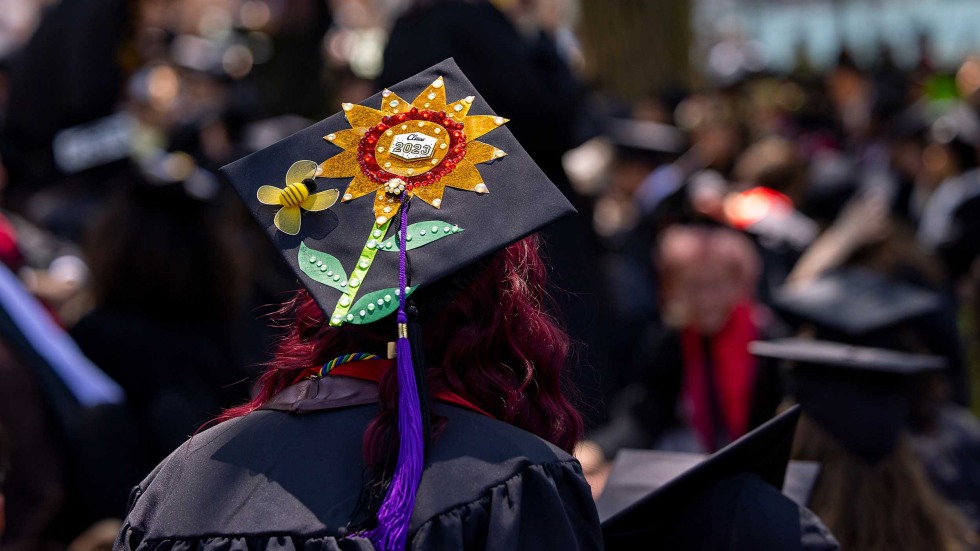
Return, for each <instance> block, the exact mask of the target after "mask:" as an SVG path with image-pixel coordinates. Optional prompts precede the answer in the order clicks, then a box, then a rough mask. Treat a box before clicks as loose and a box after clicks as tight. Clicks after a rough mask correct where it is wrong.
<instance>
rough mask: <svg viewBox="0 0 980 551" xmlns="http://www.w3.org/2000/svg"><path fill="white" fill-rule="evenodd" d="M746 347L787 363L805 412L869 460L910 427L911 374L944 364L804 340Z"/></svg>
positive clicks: (887, 452) (876, 458) (888, 449)
mask: <svg viewBox="0 0 980 551" xmlns="http://www.w3.org/2000/svg"><path fill="white" fill-rule="evenodd" d="M749 351H750V352H751V353H752V354H755V355H756V356H759V357H763V358H774V359H779V360H785V361H788V362H790V363H791V366H792V370H791V377H790V382H791V386H792V393H793V394H794V396H795V398H796V400H797V402H799V404H800V407H802V409H803V412H804V413H806V414H807V415H808V416H809V417H810V418H812V419H813V421H814V422H816V423H817V424H818V425H819V426H820V427H821V428H823V429H824V430H826V431H827V432H828V433H829V434H830V435H831V436H832V437H833V438H834V439H835V440H837V441H838V442H839V443H840V444H841V445H842V446H843V447H844V448H846V449H847V450H848V451H849V452H850V453H852V454H854V455H855V456H856V457H858V458H860V459H861V460H862V461H864V462H865V463H867V464H869V465H874V464H876V463H878V462H879V461H881V460H882V459H884V458H886V457H888V456H889V455H890V454H891V453H892V452H893V451H894V450H895V448H896V446H897V445H898V442H899V439H900V437H901V435H902V434H903V433H904V432H905V430H906V428H907V427H908V423H909V416H910V415H911V407H912V394H911V390H912V384H911V383H912V382H913V377H914V376H915V375H918V374H922V373H928V372H932V371H936V370H939V369H942V367H943V365H944V362H943V360H942V358H938V357H935V356H922V355H917V354H906V353H902V352H893V351H891V350H882V349H877V348H862V347H856V346H850V345H845V344H839V343H834V342H827V341H815V340H807V339H780V340H775V341H768V342H762V341H757V342H753V343H751V344H750V345H749Z"/></svg>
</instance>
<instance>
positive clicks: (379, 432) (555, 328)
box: [217, 236, 583, 459]
mask: <svg viewBox="0 0 980 551" xmlns="http://www.w3.org/2000/svg"><path fill="white" fill-rule="evenodd" d="M546 281H547V268H546V266H545V264H544V262H543V261H542V259H541V256H540V253H539V249H538V239H537V237H536V236H530V237H527V238H525V239H523V240H521V241H518V242H516V243H514V244H512V245H510V246H508V247H506V248H505V249H503V250H501V251H499V252H498V253H496V254H494V255H492V256H490V257H488V258H487V259H485V260H483V261H481V262H479V263H477V264H476V265H474V266H472V267H470V268H467V269H465V270H463V271H462V272H461V273H459V274H457V275H455V276H453V277H451V278H447V280H445V281H443V282H440V283H439V284H436V285H432V286H431V287H430V289H428V290H427V289H422V290H420V291H419V292H418V293H416V297H415V298H416V299H417V302H418V308H419V312H420V315H421V324H422V331H423V334H424V349H425V357H426V363H427V369H426V379H427V381H428V384H429V388H430V390H431V392H432V393H433V394H434V393H437V392H439V391H440V390H443V389H449V390H451V391H453V392H455V393H457V394H459V395H461V396H463V397H465V398H466V399H468V400H470V401H471V402H472V403H473V404H474V405H476V406H477V407H479V408H481V409H482V410H484V411H486V412H488V413H490V414H491V415H493V416H494V417H496V418H497V419H499V420H501V421H504V422H507V423H510V424H512V425H514V426H517V427H520V428H522V429H524V430H526V431H528V432H530V433H532V434H535V435H537V436H539V437H541V438H543V439H545V440H547V441H549V442H551V443H553V444H555V445H556V446H558V447H560V448H561V449H563V450H565V451H568V452H571V451H572V448H573V447H574V446H575V443H576V442H577V441H578V440H579V439H580V438H581V436H582V430H583V422H582V417H581V415H580V414H579V412H578V411H577V410H576V409H575V407H574V406H573V405H572V402H571V401H570V400H569V399H568V397H567V396H566V392H570V391H571V389H570V388H567V387H566V386H565V384H566V383H565V377H564V376H563V373H565V370H566V362H567V361H568V358H569V351H570V341H569V337H568V335H567V334H566V333H565V331H564V329H562V327H561V326H560V325H559V323H558V322H557V321H556V319H555V318H554V317H553V316H552V315H551V314H549V312H548V306H549V305H548V296H547V293H546V292H545V284H546ZM447 289H450V290H451V291H449V294H453V293H454V295H453V296H450V297H449V298H448V299H447V298H446V294H447ZM279 314H280V315H281V316H282V318H283V319H285V320H288V325H286V326H285V327H286V330H287V333H286V335H285V336H284V337H283V339H282V340H281V342H280V343H279V346H278V349H277V351H276V355H275V358H274V359H273V361H272V362H271V363H270V365H269V368H268V370H267V371H266V372H265V373H264V374H263V375H262V376H261V377H260V379H259V381H258V384H257V394H256V396H255V398H254V399H252V401H251V402H249V403H247V404H244V405H242V406H239V407H236V408H232V409H229V410H227V411H225V412H224V413H223V414H222V415H221V416H219V417H218V419H217V421H219V422H220V421H224V420H227V419H232V418H235V417H240V416H242V415H245V414H247V413H249V412H251V411H253V410H255V409H256V408H259V407H261V406H262V405H263V404H265V403H266V402H267V401H269V400H270V399H271V398H272V397H273V396H275V395H276V394H277V393H278V392H280V391H281V390H282V389H284V388H286V387H287V386H289V385H290V384H292V383H293V381H294V380H295V379H296V377H297V376H298V375H299V373H300V372H302V371H303V370H305V369H307V368H309V367H311V366H318V365H322V364H324V363H326V362H327V361H329V360H331V359H333V358H335V357H337V356H339V355H341V354H345V353H350V352H371V353H375V354H379V355H384V354H385V351H386V349H387V342H388V341H389V340H392V335H393V332H394V327H393V324H391V325H392V326H391V327H388V324H386V323H385V322H380V323H375V324H371V325H368V326H345V327H343V328H336V327H331V326H330V325H329V324H328V323H327V321H326V318H325V317H324V315H323V312H322V311H321V310H320V308H319V307H318V306H317V304H316V302H314V300H313V299H312V297H310V295H309V293H307V292H306V291H299V292H298V293H297V294H296V296H295V297H294V298H293V299H292V300H290V301H289V302H288V303H286V304H285V305H284V306H283V308H282V310H281V311H280V312H279ZM397 387H398V385H397V374H396V370H394V369H392V370H389V371H388V373H386V374H385V376H384V378H383V379H382V381H381V383H380V385H379V391H380V395H381V404H382V412H381V415H380V416H379V417H378V419H377V420H375V422H374V423H373V424H372V425H371V427H369V429H368V431H367V432H366V434H365V442H364V444H365V455H366V457H368V458H374V459H377V458H378V455H377V454H378V452H379V450H380V449H381V448H382V447H383V439H384V434H385V433H386V429H387V428H388V427H390V426H391V424H392V423H394V420H395V419H396V418H397V414H396V407H397V406H396V405H397V392H398V390H397Z"/></svg>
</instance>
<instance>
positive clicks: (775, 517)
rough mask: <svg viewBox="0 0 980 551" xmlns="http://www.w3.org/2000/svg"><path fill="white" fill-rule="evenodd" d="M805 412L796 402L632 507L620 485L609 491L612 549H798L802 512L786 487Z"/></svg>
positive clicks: (607, 524)
mask: <svg viewBox="0 0 980 551" xmlns="http://www.w3.org/2000/svg"><path fill="white" fill-rule="evenodd" d="M799 415H800V410H799V408H798V407H793V408H791V409H790V410H788V411H786V412H785V413H783V414H782V415H779V416H778V417H776V418H774V419H772V420H770V421H769V422H767V423H766V424H764V425H762V426H761V427H759V428H758V429H756V430H754V431H752V432H750V433H749V434H747V435H745V436H743V437H742V438H740V439H738V440H736V441H735V442H733V443H732V444H730V445H728V446H727V447H725V448H724V449H722V450H720V451H718V452H717V453H715V454H713V455H711V456H710V457H709V458H708V459H706V460H705V461H703V462H701V463H699V464H698V465H697V466H695V467H693V468H691V469H690V470H688V471H686V472H684V473H683V474H681V475H680V476H678V477H676V478H674V479H673V480H671V481H669V482H667V483H666V484H664V485H662V486H660V487H659V488H657V489H656V490H654V491H653V492H650V493H648V494H646V495H644V496H643V497H642V498H641V499H638V500H636V499H635V496H631V498H632V500H633V502H632V503H630V504H628V505H625V504H626V503H627V502H628V501H629V500H630V498H625V499H624V496H621V495H615V493H616V491H617V488H616V487H611V488H609V489H607V490H606V491H607V492H612V494H610V495H608V496H606V495H605V494H604V496H603V498H602V500H605V501H606V502H607V503H610V502H613V503H614V504H615V507H608V508H605V509H604V513H605V514H603V515H602V516H601V517H600V520H601V521H602V533H603V540H604V541H605V544H606V548H607V549H646V548H658V549H659V548H663V549H691V548H693V547H690V546H689V545H688V544H692V543H693V542H697V545H698V547H697V548H699V549H705V548H709V549H714V548H724V549H787V548H792V547H790V545H794V546H795V547H798V546H799V543H800V525H799V522H800V520H799V510H798V508H797V506H796V505H795V504H794V503H793V502H792V501H790V500H789V499H787V498H786V497H785V496H783V495H782V494H780V492H779V488H782V486H783V479H784V476H785V473H786V466H787V463H788V462H789V456H790V450H791V447H792V443H793V435H794V433H795V429H796V422H797V420H798V418H799ZM742 500H746V501H745V502H744V503H743V501H742ZM750 504H751V505H750ZM624 505H625V507H624ZM708 542H725V544H724V545H722V544H720V543H719V544H717V545H715V546H711V545H710V544H709V543H708ZM774 542H781V543H782V544H784V545H773V543H774Z"/></svg>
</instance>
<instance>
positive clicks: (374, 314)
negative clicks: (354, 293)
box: [344, 286, 417, 325]
mask: <svg viewBox="0 0 980 551" xmlns="http://www.w3.org/2000/svg"><path fill="white" fill-rule="evenodd" d="M416 288H417V286H416V287H409V288H408V289H406V290H405V294H406V295H411V294H412V291H414V290H415V289H416ZM395 291H397V289H394V288H392V289H381V290H379V291H374V292H373V293H368V294H366V295H364V296H363V297H361V298H359V299H357V302H355V303H354V306H351V308H350V314H349V315H352V316H354V319H351V320H344V321H345V322H347V323H352V324H354V325H364V324H366V323H371V322H374V321H378V320H379V319H381V318H383V317H385V316H387V315H388V314H390V313H392V312H395V311H396V310H398V295H397V294H395ZM379 301H380V302H379ZM361 312H364V315H363V316H362V315H361Z"/></svg>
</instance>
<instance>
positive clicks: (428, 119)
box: [320, 76, 507, 224]
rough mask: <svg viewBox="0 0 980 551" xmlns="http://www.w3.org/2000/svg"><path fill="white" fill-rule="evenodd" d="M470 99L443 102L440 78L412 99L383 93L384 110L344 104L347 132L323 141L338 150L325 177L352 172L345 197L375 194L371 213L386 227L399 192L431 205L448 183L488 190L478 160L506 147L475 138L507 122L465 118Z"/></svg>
mask: <svg viewBox="0 0 980 551" xmlns="http://www.w3.org/2000/svg"><path fill="white" fill-rule="evenodd" d="M473 100H474V97H473V96H466V97H465V98H463V99H461V100H459V101H455V102H453V103H450V104H447V103H446V85H445V81H444V80H443V78H442V77H441V76H440V77H439V78H437V79H436V80H435V81H434V82H433V83H432V84H430V85H429V86H428V87H427V88H426V89H425V90H423V91H422V93H421V94H419V95H418V97H416V98H415V100H413V101H412V102H411V103H409V102H407V101H405V100H404V99H402V98H400V97H398V94H396V93H394V92H392V91H391V90H385V91H383V92H382V93H381V109H380V110H377V109H373V108H371V107H365V106H363V105H358V104H354V103H345V104H343V108H344V114H345V116H346V117H347V121H348V122H349V123H350V125H351V128H350V129H349V130H341V131H339V132H334V133H331V134H328V135H327V136H326V137H325V139H326V140H327V141H329V142H330V143H333V144H334V145H337V146H338V147H340V148H341V149H343V152H342V153H340V154H338V155H335V156H333V157H331V158H330V159H327V160H326V161H324V162H323V163H322V164H321V165H320V167H321V169H322V174H323V176H327V177H331V178H346V177H353V180H351V183H350V185H349V186H348V187H347V191H346V192H345V193H344V197H343V201H345V202H346V201H352V200H354V199H358V198H359V197H363V196H365V195H369V194H371V193H374V214H375V217H376V219H377V222H378V224H384V223H385V222H386V221H388V220H390V219H391V218H392V217H393V216H394V215H395V213H396V212H397V211H398V207H399V204H398V197H399V195H400V194H401V192H402V191H405V192H407V193H408V196H409V198H411V197H418V198H419V199H421V200H423V201H425V202H426V203H428V204H430V205H432V206H433V207H435V208H440V207H441V206H442V201H443V196H444V192H445V190H446V187H451V188H456V189H462V190H466V191H473V192H476V193H487V192H489V190H488V189H487V185H486V184H485V183H484V182H483V178H482V177H481V176H480V172H479V170H477V168H476V165H478V164H480V163H486V162H488V161H492V160H494V159H499V158H501V157H503V156H504V155H506V153H505V152H504V151H502V150H501V149H498V148H496V147H493V146H491V145H487V144H485V143H482V142H478V141H476V139H477V138H479V137H480V136H482V135H484V134H486V133H487V132H489V131H491V130H493V129H495V128H497V127H499V126H501V125H503V124H504V123H506V122H507V119H505V118H503V117H498V116H492V115H469V114H468V113H469V110H470V106H472V105H473Z"/></svg>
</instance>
